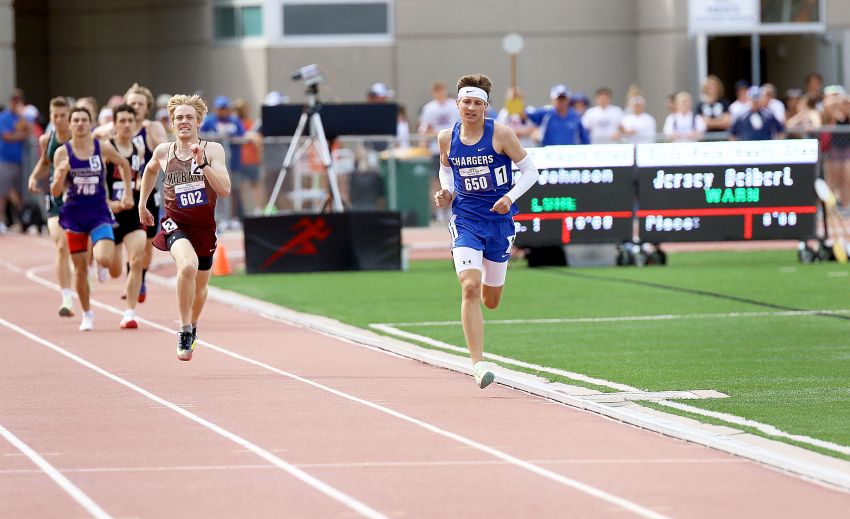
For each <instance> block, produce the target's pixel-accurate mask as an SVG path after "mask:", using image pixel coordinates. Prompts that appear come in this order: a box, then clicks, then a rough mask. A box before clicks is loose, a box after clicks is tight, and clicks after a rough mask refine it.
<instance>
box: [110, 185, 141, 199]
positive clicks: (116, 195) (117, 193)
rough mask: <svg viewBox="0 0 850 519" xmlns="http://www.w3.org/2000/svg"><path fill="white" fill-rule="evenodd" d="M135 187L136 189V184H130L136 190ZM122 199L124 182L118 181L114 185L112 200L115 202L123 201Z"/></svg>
mask: <svg viewBox="0 0 850 519" xmlns="http://www.w3.org/2000/svg"><path fill="white" fill-rule="evenodd" d="M135 187H136V182H135V181H131V182H130V188H131V189H135ZM122 198H124V181H123V180H117V181H115V182H113V183H112V199H113V200H121V199H122Z"/></svg>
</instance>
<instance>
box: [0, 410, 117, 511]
mask: <svg viewBox="0 0 850 519" xmlns="http://www.w3.org/2000/svg"><path fill="white" fill-rule="evenodd" d="M0 436H2V437H3V438H5V439H6V441H8V442H9V443H11V444H12V445H14V446H15V448H16V449H18V450H19V451H21V452H22V453H23V454H24V456H26V457H27V458H29V459H30V461H32V462H33V463H35V464H36V466H38V468H40V469H41V470H42V471H43V472H44V473H45V474H47V476H48V477H50V479H52V480H53V481H54V482H55V483H56V484H57V485H59V486H60V487H61V488H62V490H64V491H65V492H67V493H68V495H69V496H71V497H72V498H73V499H74V501H76V502H77V503H79V504H80V506H82V507H83V508H85V509H86V511H87V512H88V513H90V514H91V515H92V517H96V518H97V519H110V518H111V517H112V516H111V515H109V514H108V513H106V511H104V510H103V508H101V507H100V506H98V504H97V503H95V502H94V500H92V498H90V497H89V496H87V495H86V494H85V492H83V491H82V490H80V489H79V488H77V486H76V485H74V484H73V483H71V481H70V480H69V479H68V478H66V477H65V476H63V475H62V473H61V472H59V471H58V470H56V467H54V466H53V465H51V464H50V463H48V462H47V460H46V459H44V458H42V457H41V456H39V454H38V453H37V452H35V451H34V450H33V449H32V448H31V447H30V446H29V445H27V444H26V443H24V442H23V441H22V440H21V439H20V438H18V437H17V436H15V435H14V434H12V432H11V431H9V429H6V428H5V427H3V426H2V425H0Z"/></svg>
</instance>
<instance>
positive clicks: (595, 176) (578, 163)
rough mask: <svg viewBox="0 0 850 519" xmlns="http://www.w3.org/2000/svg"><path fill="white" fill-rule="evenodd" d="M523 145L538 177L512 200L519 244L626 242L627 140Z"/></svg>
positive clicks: (629, 202)
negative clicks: (516, 210)
mask: <svg viewBox="0 0 850 519" xmlns="http://www.w3.org/2000/svg"><path fill="white" fill-rule="evenodd" d="M526 149H527V151H528V153H529V155H530V156H531V157H532V159H534V163H535V164H536V165H537V169H538V171H540V178H539V180H538V182H537V184H536V185H534V186H532V187H531V189H529V190H528V192H527V193H526V194H524V195H523V196H522V197H521V198H520V199H519V200H517V207H518V208H519V214H517V215H516V216H514V222H515V225H516V229H517V236H516V242H515V243H516V245H517V246H518V247H543V246H552V245H562V244H569V243H615V242H620V241H627V240H631V238H632V218H633V213H632V207H633V204H634V186H633V182H634V179H633V175H634V173H633V169H634V146H633V145H632V144H598V145H590V146H547V147H545V148H526ZM514 169H515V171H514V175H518V174H519V173H518V172H517V171H516V165H514Z"/></svg>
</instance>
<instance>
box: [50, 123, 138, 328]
mask: <svg viewBox="0 0 850 519" xmlns="http://www.w3.org/2000/svg"><path fill="white" fill-rule="evenodd" d="M69 115H70V119H71V140H70V141H68V142H66V143H65V144H64V145H63V146H61V147H59V148H58V149H57V150H56V153H55V154H54V155H53V163H54V164H56V170H55V172H54V176H53V183H52V184H51V185H50V191H51V193H52V194H53V196H56V197H60V196H61V197H63V204H62V209H61V211H60V214H59V225H61V226H62V228H63V229H65V233H66V235H67V237H68V250H69V252H70V253H71V261H72V262H73V264H74V270H75V271H74V278H75V282H76V288H77V295H78V296H79V298H80V306H82V308H83V321H82V323H81V324H80V331H87V330H91V329H92V328H93V327H94V315H93V314H92V311H91V306H90V304H89V281H88V275H87V274H88V269H87V265H86V252H87V251H88V243H89V238H91V241H92V244H93V251H94V259H95V260H96V261H97V263H98V265H100V266H101V267H103V268H107V267H108V266H109V264H110V263H111V262H112V255H113V251H114V249H115V237H114V236H113V234H112V223H113V220H114V219H113V217H112V213H111V212H110V210H109V206H108V205H107V203H106V200H107V199H106V178H105V172H106V162H110V163H113V164H116V165H117V166H118V168H119V169H120V170H121V177H122V179H123V181H124V194H123V196H122V198H121V205H122V206H123V207H125V208H131V207H133V194H132V188H131V187H130V165H129V163H128V162H127V159H125V158H124V157H122V156H121V155H120V154H119V153H118V152H117V151H116V150H115V148H114V147H113V146H112V145H111V144H110V143H109V142H107V141H97V140H95V139H94V138H93V137H92V133H91V128H92V119H91V114H90V113H89V112H88V110H86V109H85V108H72V109H71V111H70V114H69Z"/></svg>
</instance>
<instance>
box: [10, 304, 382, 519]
mask: <svg viewBox="0 0 850 519" xmlns="http://www.w3.org/2000/svg"><path fill="white" fill-rule="evenodd" d="M92 303H94V302H93V301H92ZM0 324H2V325H3V326H5V327H6V328H8V329H10V330H12V331H14V332H16V333H18V334H20V335H23V336H24V337H26V338H28V339H30V340H32V341H34V342H37V343H39V344H41V345H42V346H46V347H48V348H50V349H51V350H53V351H55V352H56V353H59V354H60V355H63V356H65V357H67V358H69V359H71V360H72V361H74V362H76V363H77V364H80V365H82V366H85V367H87V368H89V369H90V370H92V371H94V372H96V373H98V374H100V375H103V376H104V377H106V378H108V379H110V380H112V381H113V382H117V383H119V384H121V385H122V386H124V387H126V388H128V389H131V390H133V391H135V392H136V393H139V394H140V395H142V396H144V397H145V398H148V399H149V400H153V401H154V402H156V403H158V404H160V405H162V406H163V407H167V408H168V409H171V410H172V411H174V412H175V413H178V414H181V415H183V416H184V417H186V418H188V419H189V420H192V421H193V422H195V423H197V424H199V425H201V426H202V427H205V428H207V429H209V430H210V431H212V432H214V433H216V434H218V435H219V436H223V437H224V438H227V439H228V440H230V441H232V442H234V443H236V444H238V445H240V446H241V447H244V448H245V449H247V450H249V451H251V452H252V453H254V454H256V455H257V456H259V457H261V458H263V459H264V460H266V461H268V462H269V463H271V464H272V465H275V466H276V467H278V468H280V469H283V470H284V471H285V472H287V473H289V474H290V475H292V476H294V477H295V478H297V479H299V480H300V481H302V482H303V483H305V484H307V485H309V486H311V487H313V488H314V489H316V490H318V491H319V492H321V493H323V494H325V495H326V496H328V497H330V498H332V499H334V500H336V501H338V502H339V503H341V504H343V505H345V506H347V507H348V508H350V509H352V510H354V511H356V512H358V513H359V514H361V515H363V516H364V517H370V518H381V519H384V518H385V516H384V515H383V514H381V513H380V512H378V511H376V510H374V509H372V508H370V507H368V506H366V505H365V504H363V503H361V502H360V501H358V500H356V499H354V498H353V497H351V496H349V495H347V494H345V493H343V492H341V491H339V490H337V489H336V488H334V487H332V486H330V485H328V484H327V483H325V482H323V481H321V480H319V479H317V478H315V477H313V476H311V475H310V474H308V473H306V472H304V471H303V470H301V469H299V468H297V467H296V466H294V465H292V464H291V463H288V462H286V461H284V460H282V459H281V458H279V457H277V456H275V455H274V454H272V453H270V452H268V451H267V450H265V449H263V448H262V447H260V446H258V445H256V444H254V443H251V442H250V441H248V440H246V439H245V438H242V437H241V436H239V435H237V434H235V433H232V432H230V431H228V430H227V429H225V428H223V427H221V426H219V425H216V424H214V423H213V422H210V421H209V420H206V419H204V418H201V417H200V416H198V415H196V414H194V413H191V412H189V411H186V410H185V409H183V408H181V407H180V406H178V405H176V404H174V403H172V402H169V401H168V400H165V399H164V398H161V397H158V396H157V395H155V394H153V393H151V392H150V391H147V390H146V389H142V388H141V387H139V386H137V385H135V384H133V383H132V382H130V381H128V380H125V379H123V378H121V377H119V376H117V375H114V374H112V373H110V372H109V371H107V370H105V369H103V368H101V367H100V366H97V365H95V364H92V363H91V362H89V361H87V360H86V359H84V358H82V357H80V356H78V355H75V354H73V353H71V352H69V351H68V350H65V349H64V348H62V347H60V346H57V345H56V344H53V343H52V342H50V341H48V340H47V339H44V338H42V337H39V336H38V335H35V334H33V333H31V332H29V331H27V330H25V329H23V328H21V327H20V326H18V325H16V324H14V323H11V322H9V321H7V320H6V319H3V318H2V317H0ZM42 461H43V460H42ZM45 463H47V462H45Z"/></svg>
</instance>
